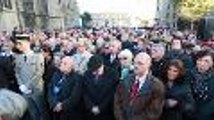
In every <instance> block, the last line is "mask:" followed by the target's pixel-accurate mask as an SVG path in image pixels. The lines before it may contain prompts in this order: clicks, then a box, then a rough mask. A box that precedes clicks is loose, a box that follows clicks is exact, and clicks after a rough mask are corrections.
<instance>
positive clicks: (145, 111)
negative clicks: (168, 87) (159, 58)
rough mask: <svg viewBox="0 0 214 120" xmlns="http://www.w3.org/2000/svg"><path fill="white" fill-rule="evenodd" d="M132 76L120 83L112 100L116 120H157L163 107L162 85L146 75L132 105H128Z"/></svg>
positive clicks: (132, 81)
mask: <svg viewBox="0 0 214 120" xmlns="http://www.w3.org/2000/svg"><path fill="white" fill-rule="evenodd" d="M134 78H135V77H134V75H131V76H130V77H129V78H127V79H126V80H124V81H123V82H121V83H120V84H119V86H118V88H117V91H116V94H115V100H114V112H115V117H116V119H117V120H158V119H159V116H160V115H161V113H162V108H163V105H164V85H163V84H162V82H161V81H159V80H158V79H156V78H155V77H153V76H151V75H148V76H147V78H146V81H145V83H144V84H143V86H142V87H141V88H140V93H139V95H138V96H137V97H136V99H135V100H134V102H133V104H132V105H130V103H129V96H130V90H131V86H132V85H133V83H134Z"/></svg>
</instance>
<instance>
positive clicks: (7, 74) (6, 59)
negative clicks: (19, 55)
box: [0, 56, 20, 92]
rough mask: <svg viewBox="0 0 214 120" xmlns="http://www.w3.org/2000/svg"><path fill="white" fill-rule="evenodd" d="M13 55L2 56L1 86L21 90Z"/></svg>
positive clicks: (0, 67)
mask: <svg viewBox="0 0 214 120" xmlns="http://www.w3.org/2000/svg"><path fill="white" fill-rule="evenodd" d="M13 63H14V59H13V56H0V88H7V89H10V90H12V91H14V92H20V91H19V88H18V84H17V80H16V77H15V71H14V64H13Z"/></svg>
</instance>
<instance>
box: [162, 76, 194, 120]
mask: <svg viewBox="0 0 214 120" xmlns="http://www.w3.org/2000/svg"><path fill="white" fill-rule="evenodd" d="M181 80H183V79H181ZM183 81H184V80H183ZM183 81H179V80H178V81H177V82H175V83H174V84H173V86H172V87H169V85H167V84H165V90H166V95H165V101H166V102H165V106H164V110H163V113H162V120H191V119H192V115H193V113H194V110H195V108H194V107H195V102H194V99H193V95H192V92H191V88H190V85H189V84H187V83H185V82H183ZM168 99H173V100H176V101H177V102H178V103H177V105H176V106H174V107H170V106H169V105H168V103H167V100H168Z"/></svg>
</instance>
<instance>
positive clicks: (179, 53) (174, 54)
mask: <svg viewBox="0 0 214 120" xmlns="http://www.w3.org/2000/svg"><path fill="white" fill-rule="evenodd" d="M173 59H179V60H181V61H182V62H183V63H184V67H185V68H186V70H191V69H192V67H193V60H192V56H190V55H188V54H186V53H185V52H184V51H183V50H170V51H168V52H167V54H166V60H167V61H169V60H173Z"/></svg>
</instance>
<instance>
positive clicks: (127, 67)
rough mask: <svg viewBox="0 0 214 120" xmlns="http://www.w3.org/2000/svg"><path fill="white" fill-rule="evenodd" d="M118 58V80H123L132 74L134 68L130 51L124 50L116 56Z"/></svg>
mask: <svg viewBox="0 0 214 120" xmlns="http://www.w3.org/2000/svg"><path fill="white" fill-rule="evenodd" d="M118 58H119V60H120V64H121V76H120V80H124V79H126V78H127V77H128V75H129V74H131V73H133V72H134V66H133V64H132V59H133V54H132V52H131V51H130V50H128V49H125V50H122V51H121V52H120V53H119V54H118Z"/></svg>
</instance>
